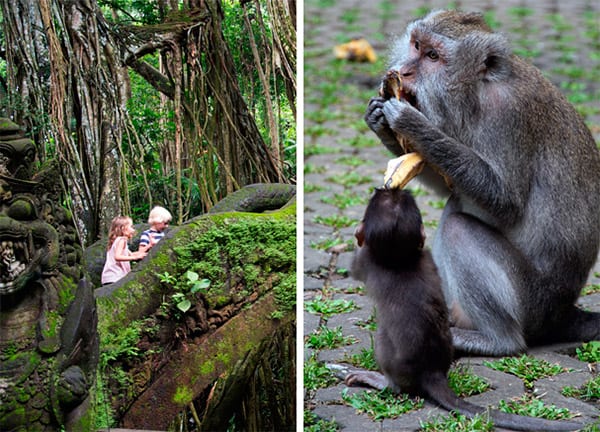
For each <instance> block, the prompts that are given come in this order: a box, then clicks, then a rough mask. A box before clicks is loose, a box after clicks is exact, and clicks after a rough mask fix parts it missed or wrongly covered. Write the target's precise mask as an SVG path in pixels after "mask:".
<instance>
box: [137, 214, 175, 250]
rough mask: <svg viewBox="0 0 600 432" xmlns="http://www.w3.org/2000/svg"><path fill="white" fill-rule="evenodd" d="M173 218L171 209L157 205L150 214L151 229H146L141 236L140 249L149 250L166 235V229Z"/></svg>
mask: <svg viewBox="0 0 600 432" xmlns="http://www.w3.org/2000/svg"><path fill="white" fill-rule="evenodd" d="M172 218H173V217H172V216H171V213H169V210H167V209H166V208H164V207H161V206H155V207H154V208H153V209H152V210H151V211H150V214H149V215H148V223H149V224H150V229H148V230H146V231H144V232H143V233H142V235H141V236H140V245H139V248H138V250H140V251H148V250H149V249H150V248H151V247H152V246H154V245H155V244H156V243H158V242H159V241H160V240H161V239H162V238H163V237H164V236H165V229H166V228H167V227H168V226H169V222H171V219H172Z"/></svg>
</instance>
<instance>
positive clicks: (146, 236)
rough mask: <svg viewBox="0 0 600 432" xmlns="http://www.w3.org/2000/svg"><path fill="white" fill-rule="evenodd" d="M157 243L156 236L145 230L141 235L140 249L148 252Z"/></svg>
mask: <svg viewBox="0 0 600 432" xmlns="http://www.w3.org/2000/svg"><path fill="white" fill-rule="evenodd" d="M155 244H156V241H155V240H154V236H153V235H152V234H150V233H148V232H143V233H142V235H141V236H140V245H139V247H138V251H142V252H148V251H149V250H150V249H151V248H152V246H154V245H155Z"/></svg>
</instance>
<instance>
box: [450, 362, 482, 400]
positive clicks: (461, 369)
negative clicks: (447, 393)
mask: <svg viewBox="0 0 600 432" xmlns="http://www.w3.org/2000/svg"><path fill="white" fill-rule="evenodd" d="M448 384H449V385H450V388H451V389H452V390H454V392H455V393H456V394H457V395H458V396H460V397H466V396H473V395H476V394H480V393H483V392H485V391H487V390H489V388H490V384H489V383H488V382H487V381H486V380H485V379H483V378H481V377H480V376H477V375H475V374H474V373H472V372H471V368H469V367H468V366H467V365H464V364H461V365H458V366H457V367H454V368H452V369H450V371H449V372H448Z"/></svg>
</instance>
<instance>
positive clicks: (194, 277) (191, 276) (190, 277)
mask: <svg viewBox="0 0 600 432" xmlns="http://www.w3.org/2000/svg"><path fill="white" fill-rule="evenodd" d="M185 276H186V277H187V278H188V280H189V281H190V282H196V281H197V280H198V278H199V276H198V273H196V272H194V271H191V270H188V271H187V273H186V274H185Z"/></svg>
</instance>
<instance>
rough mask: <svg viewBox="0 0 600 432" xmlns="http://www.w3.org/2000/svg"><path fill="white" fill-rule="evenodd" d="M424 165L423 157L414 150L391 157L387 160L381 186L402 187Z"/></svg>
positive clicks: (418, 172)
mask: <svg viewBox="0 0 600 432" xmlns="http://www.w3.org/2000/svg"><path fill="white" fill-rule="evenodd" d="M424 167H425V159H423V157H422V156H421V155H420V154H419V153H416V152H412V153H406V154H404V155H402V156H400V157H398V158H396V159H391V160H390V161H388V164H387V170H386V171H385V174H384V176H383V187H384V188H386V189H396V188H399V189H402V188H403V187H404V186H406V184H407V183H408V182H409V181H411V180H412V179H413V178H415V177H416V176H418V175H419V174H420V173H421V171H423V168H424Z"/></svg>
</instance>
